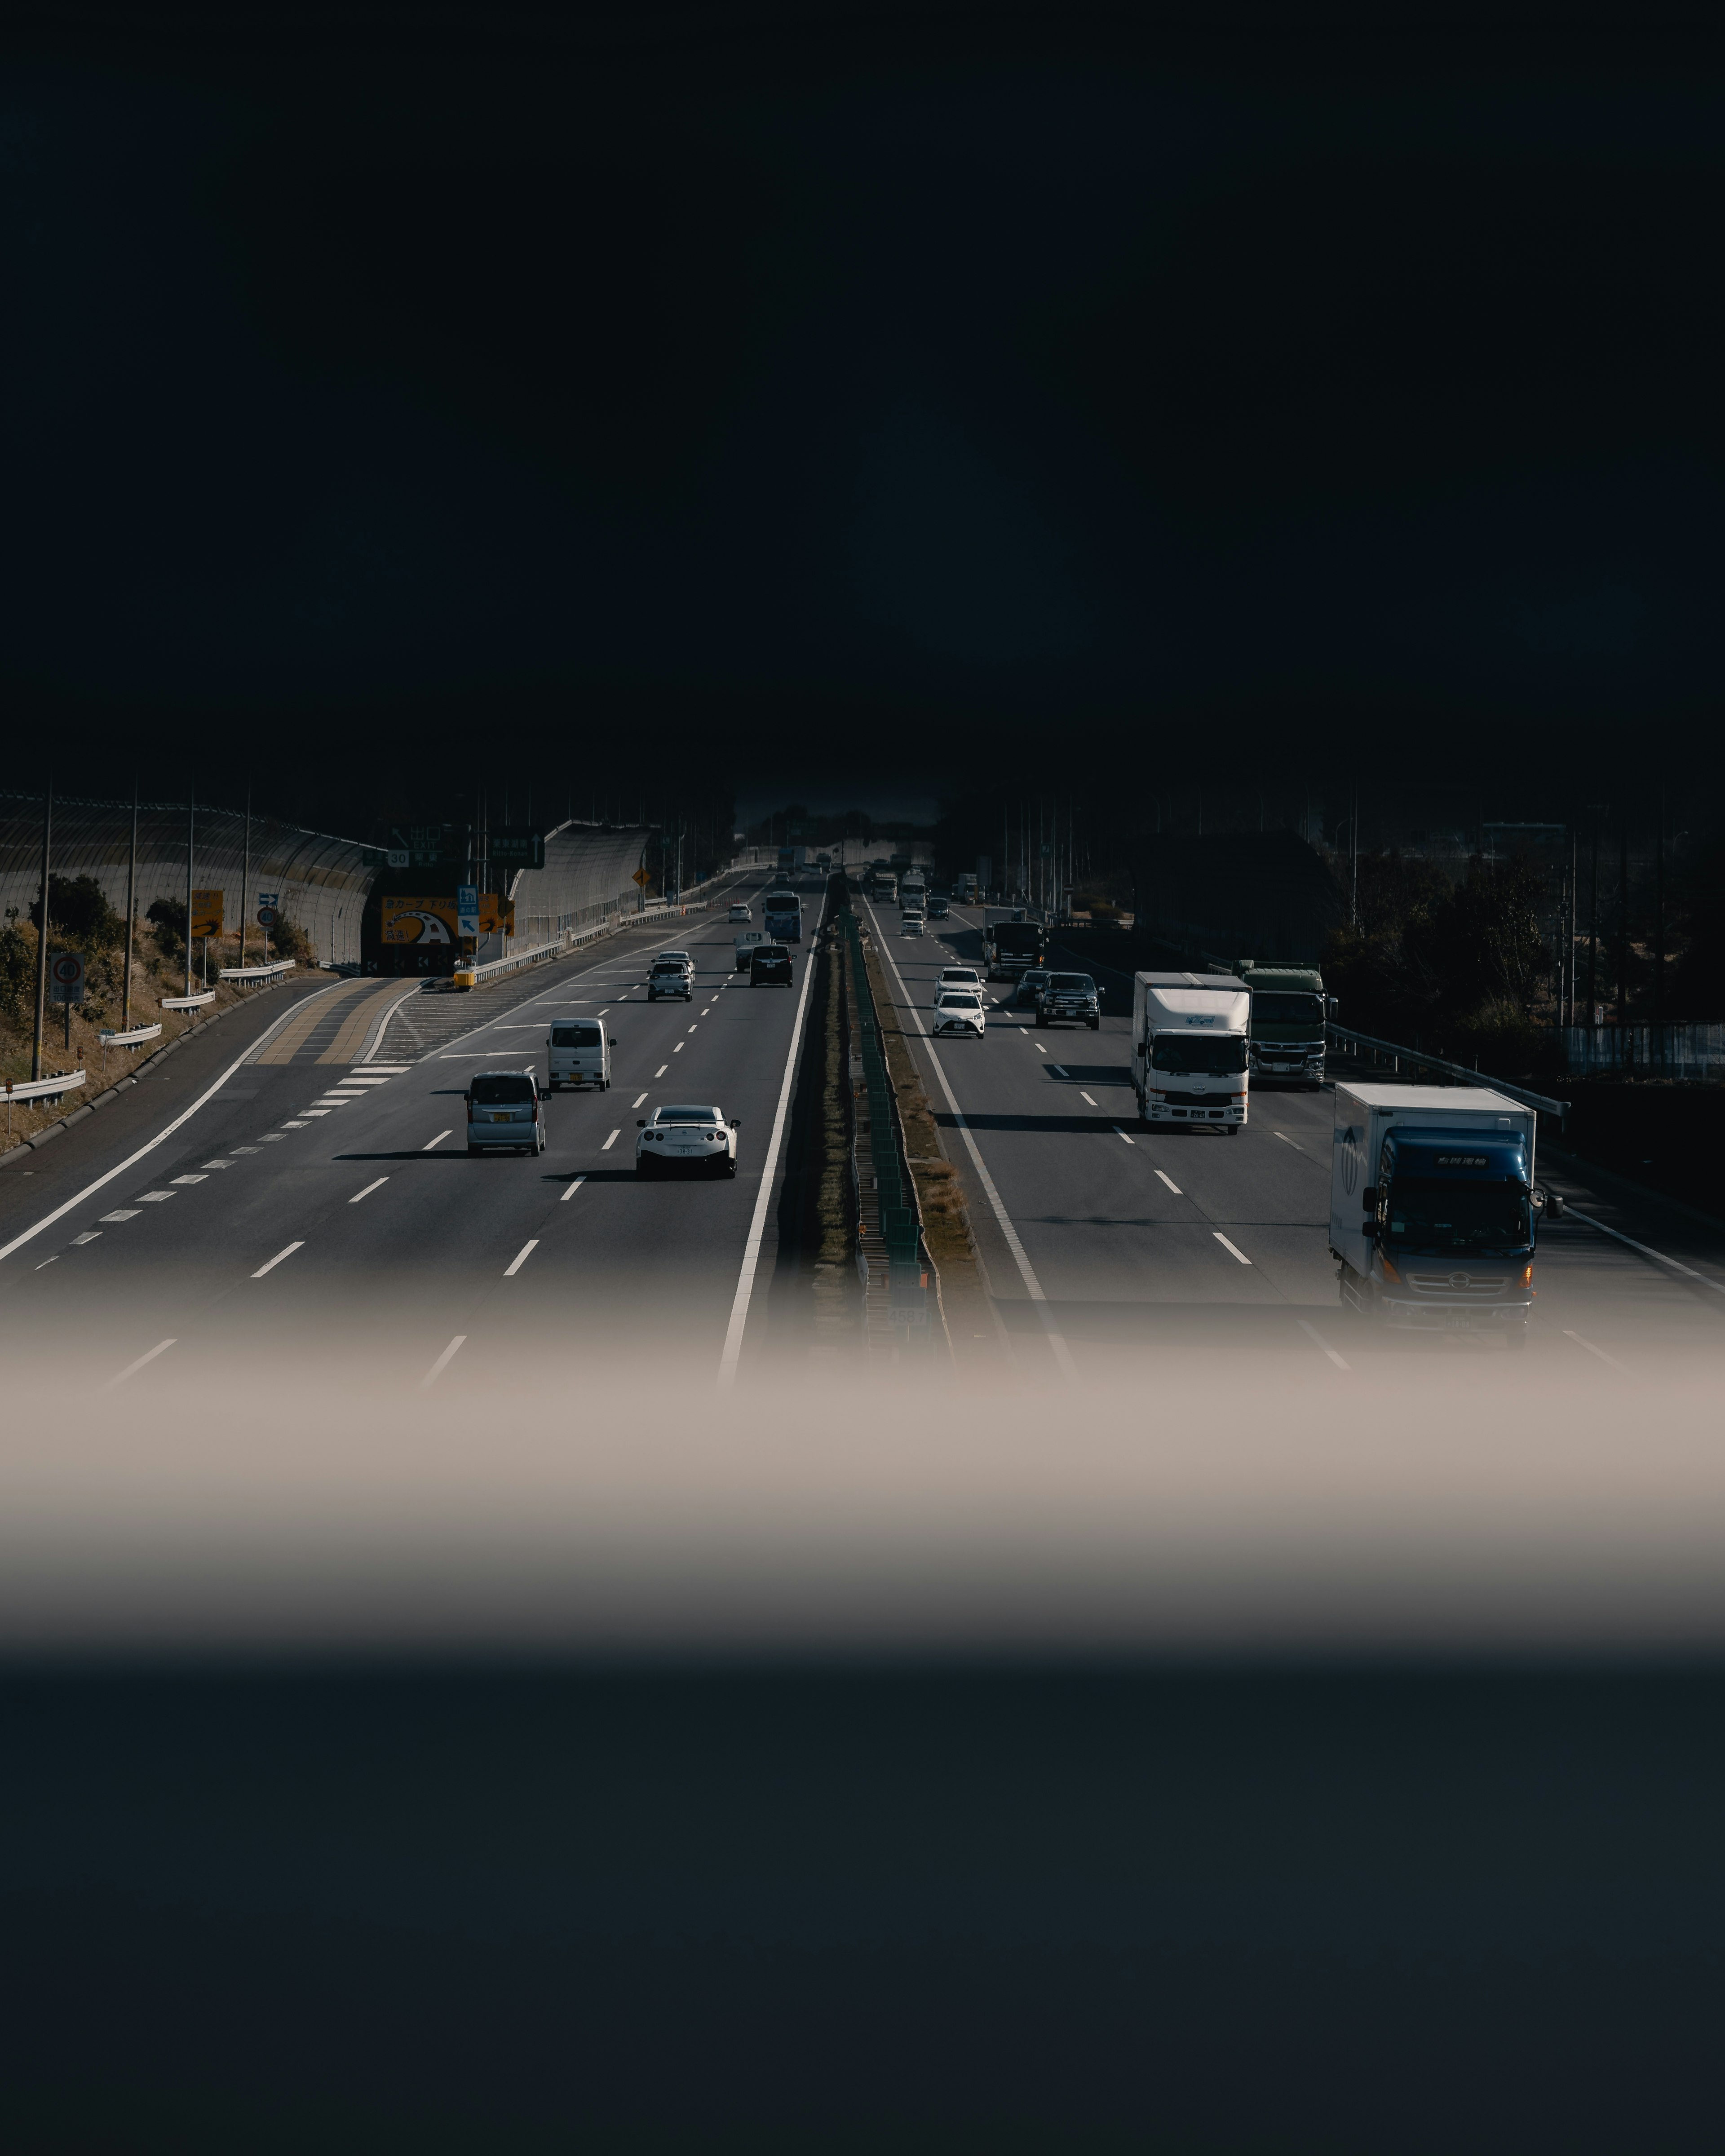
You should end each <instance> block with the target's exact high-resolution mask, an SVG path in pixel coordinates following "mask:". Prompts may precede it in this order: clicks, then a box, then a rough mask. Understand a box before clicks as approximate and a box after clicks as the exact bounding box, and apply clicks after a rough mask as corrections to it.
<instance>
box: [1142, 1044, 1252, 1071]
mask: <svg viewBox="0 0 1725 2156" xmlns="http://www.w3.org/2000/svg"><path fill="white" fill-rule="evenodd" d="M1245 1067H1246V1045H1245V1042H1244V1041H1243V1040H1242V1039H1240V1035H1239V1034H1237V1033H1220V1034H1218V1033H1158V1034H1157V1036H1156V1039H1155V1041H1154V1043H1153V1045H1152V1048H1151V1053H1150V1068H1151V1069H1152V1070H1174V1071H1184V1072H1187V1073H1189V1074H1191V1075H1203V1076H1204V1077H1206V1078H1225V1077H1227V1076H1228V1075H1229V1074H1230V1072H1231V1071H1235V1070H1245Z"/></svg>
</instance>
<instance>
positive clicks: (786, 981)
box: [749, 943, 791, 988]
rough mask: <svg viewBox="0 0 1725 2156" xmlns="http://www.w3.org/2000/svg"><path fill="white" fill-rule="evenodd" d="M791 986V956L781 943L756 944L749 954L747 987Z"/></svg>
mask: <svg viewBox="0 0 1725 2156" xmlns="http://www.w3.org/2000/svg"><path fill="white" fill-rule="evenodd" d="M763 982H765V983H767V985H768V987H772V986H773V985H774V984H776V983H782V984H783V986H784V987H785V988H789V986H790V985H791V954H790V952H788V951H787V950H786V948H785V947H784V946H783V943H757V944H756V946H755V947H754V949H753V950H752V951H751V952H750V953H749V986H750V987H751V988H759V987H760V986H761V984H762V983H763Z"/></svg>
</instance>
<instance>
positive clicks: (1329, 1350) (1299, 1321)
mask: <svg viewBox="0 0 1725 2156" xmlns="http://www.w3.org/2000/svg"><path fill="white" fill-rule="evenodd" d="M1294 1322H1295V1324H1296V1325H1297V1326H1298V1327H1299V1328H1300V1330H1301V1332H1304V1333H1306V1334H1307V1335H1308V1336H1309V1337H1310V1338H1311V1339H1312V1340H1313V1341H1314V1342H1316V1343H1317V1346H1318V1347H1321V1348H1322V1350H1323V1352H1324V1353H1325V1354H1326V1355H1327V1356H1328V1357H1329V1358H1330V1360H1331V1361H1332V1363H1334V1364H1335V1366H1336V1368H1337V1369H1338V1370H1351V1369H1352V1368H1353V1363H1347V1362H1344V1361H1343V1358H1341V1356H1339V1355H1338V1354H1337V1353H1336V1351H1335V1349H1334V1348H1333V1347H1331V1345H1330V1343H1329V1342H1328V1341H1327V1340H1326V1339H1325V1338H1324V1337H1323V1335H1322V1333H1321V1332H1319V1331H1318V1329H1317V1327H1316V1326H1315V1325H1308V1324H1307V1322H1306V1320H1305V1319H1304V1318H1303V1317H1296V1319H1295V1320H1294Z"/></svg>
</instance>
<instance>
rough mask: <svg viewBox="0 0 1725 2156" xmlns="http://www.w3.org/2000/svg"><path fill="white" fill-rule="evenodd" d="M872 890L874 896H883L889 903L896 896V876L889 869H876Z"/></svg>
mask: <svg viewBox="0 0 1725 2156" xmlns="http://www.w3.org/2000/svg"><path fill="white" fill-rule="evenodd" d="M873 891H874V895H875V897H876V898H883V899H885V900H886V901H887V902H888V904H889V905H890V904H891V902H892V901H893V900H895V899H896V897H897V896H898V878H897V877H896V875H894V874H893V873H892V871H891V869H876V870H875V881H874V885H873Z"/></svg>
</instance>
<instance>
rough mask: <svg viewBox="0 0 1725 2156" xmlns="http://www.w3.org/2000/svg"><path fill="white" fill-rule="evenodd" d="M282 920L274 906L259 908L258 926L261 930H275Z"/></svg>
mask: <svg viewBox="0 0 1725 2156" xmlns="http://www.w3.org/2000/svg"><path fill="white" fill-rule="evenodd" d="M280 918H281V916H280V914H279V913H278V912H277V911H276V910H275V907H274V906H259V908H258V926H259V928H273V927H275V924H276V922H277V921H280Z"/></svg>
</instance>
